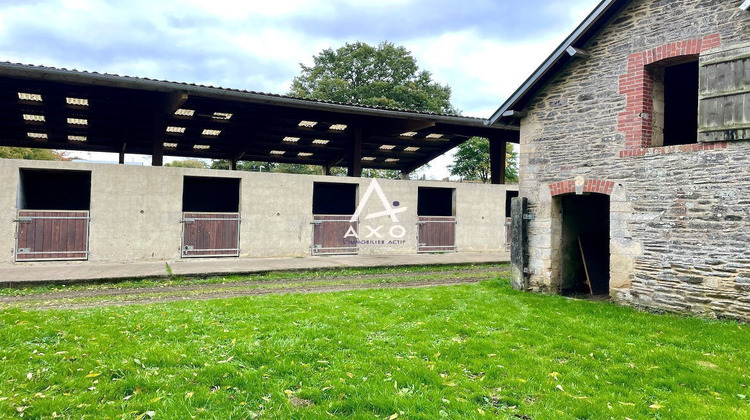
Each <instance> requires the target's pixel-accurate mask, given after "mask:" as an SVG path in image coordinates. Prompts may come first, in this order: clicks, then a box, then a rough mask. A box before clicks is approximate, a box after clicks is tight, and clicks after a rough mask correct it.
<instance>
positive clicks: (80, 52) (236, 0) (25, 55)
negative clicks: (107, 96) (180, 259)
mask: <svg viewBox="0 0 750 420" xmlns="http://www.w3.org/2000/svg"><path fill="white" fill-rule="evenodd" d="M597 3H598V0H526V1H524V2H511V1H504V0H474V1H472V2H471V4H467V3H466V2H457V1H455V0H275V1H270V2H269V1H246V0H242V1H240V0H212V1H205V0H183V1H173V0H172V1H170V0H160V1H153V0H129V1H127V2H120V1H101V0H26V1H23V2H18V1H8V0H0V59H1V60H7V61H13V62H21V63H28V64H42V65H50V66H55V67H65V68H71V69H72V68H75V69H79V70H89V71H99V72H108V73H115V74H121V75H129V76H140V77H149V78H156V79H164V80H173V81H179V82H189V83H200V84H207V85H213V86H222V87H229V88H237V89H247V90H254V91H261V92H268V93H282V94H283V93H286V92H287V91H288V89H289V87H290V83H291V80H292V78H293V77H294V76H296V75H297V74H299V70H300V69H299V63H300V62H302V63H305V64H311V62H312V57H313V55H315V54H317V53H319V52H320V51H321V50H323V49H325V48H338V47H340V46H342V45H343V44H344V43H345V42H354V41H363V42H368V43H370V44H377V43H380V42H382V41H385V40H387V41H391V42H393V43H395V44H396V45H403V46H404V47H406V49H408V50H410V51H412V52H413V54H414V56H415V57H416V59H417V62H418V64H419V65H420V67H421V68H422V69H425V70H428V71H430V72H432V73H433V76H434V79H435V80H436V81H438V82H440V83H442V84H447V85H449V86H450V87H451V88H452V91H453V104H454V106H456V107H457V108H459V109H461V110H463V111H464V115H470V116H478V117H488V116H489V115H491V113H492V112H494V110H495V109H497V107H498V106H499V105H500V104H501V103H502V102H503V101H504V99H505V98H507V97H508V96H509V95H510V94H511V93H512V92H513V90H514V89H515V88H516V87H517V86H519V85H520V84H521V83H522V82H523V81H524V80H525V78H526V77H528V76H529V75H530V74H531V72H532V71H533V70H534V69H535V68H536V67H537V66H538V65H539V64H541V62H542V61H543V60H544V58H545V57H546V56H547V55H548V54H549V53H550V52H551V51H552V50H553V48H554V47H555V46H556V45H557V44H558V43H559V42H561V41H562V40H563V38H564V37H565V36H566V35H567V34H568V33H569V32H570V31H572V29H573V28H574V27H575V25H576V24H577V23H579V22H580V21H581V20H582V19H583V18H584V17H585V16H586V14H587V13H588V12H589V11H590V10H591V9H593V7H594V6H595V5H596V4H597Z"/></svg>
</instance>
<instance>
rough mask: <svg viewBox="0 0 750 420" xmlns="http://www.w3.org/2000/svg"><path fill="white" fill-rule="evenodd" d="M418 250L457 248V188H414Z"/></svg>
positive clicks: (439, 250)
mask: <svg viewBox="0 0 750 420" xmlns="http://www.w3.org/2000/svg"><path fill="white" fill-rule="evenodd" d="M417 220H418V221H417V252H419V253H425V252H455V251H456V190H455V189H454V188H434V187H433V188H431V187H419V188H418V189H417Z"/></svg>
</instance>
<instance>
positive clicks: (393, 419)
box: [388, 413, 398, 420]
mask: <svg viewBox="0 0 750 420" xmlns="http://www.w3.org/2000/svg"><path fill="white" fill-rule="evenodd" d="M397 418H398V413H394V414H391V416H390V417H388V420H396V419H397Z"/></svg>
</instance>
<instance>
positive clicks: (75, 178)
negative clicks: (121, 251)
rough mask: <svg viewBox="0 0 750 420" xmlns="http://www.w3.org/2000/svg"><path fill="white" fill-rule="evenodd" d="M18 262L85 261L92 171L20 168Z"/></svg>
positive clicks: (17, 226) (16, 254)
mask: <svg viewBox="0 0 750 420" xmlns="http://www.w3.org/2000/svg"><path fill="white" fill-rule="evenodd" d="M17 205H18V217H17V218H16V220H15V222H16V235H15V236H16V246H15V256H16V261H48V260H53V261H66V260H86V259H88V254H89V248H88V246H89V220H90V218H89V210H90V207H91V172H89V171H70V170H51V169H20V170H19V184H18V203H17Z"/></svg>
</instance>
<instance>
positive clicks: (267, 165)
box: [211, 159, 277, 172]
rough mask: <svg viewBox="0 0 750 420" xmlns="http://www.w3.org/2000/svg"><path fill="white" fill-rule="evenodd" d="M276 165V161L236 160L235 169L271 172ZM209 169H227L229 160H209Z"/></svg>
mask: <svg viewBox="0 0 750 420" xmlns="http://www.w3.org/2000/svg"><path fill="white" fill-rule="evenodd" d="M276 165H277V164H276V163H272V162H256V161H252V160H247V161H239V162H237V170H238V171H248V172H273V170H274V169H275V168H276ZM211 169H229V161H228V160H226V159H215V160H214V161H213V162H211Z"/></svg>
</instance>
